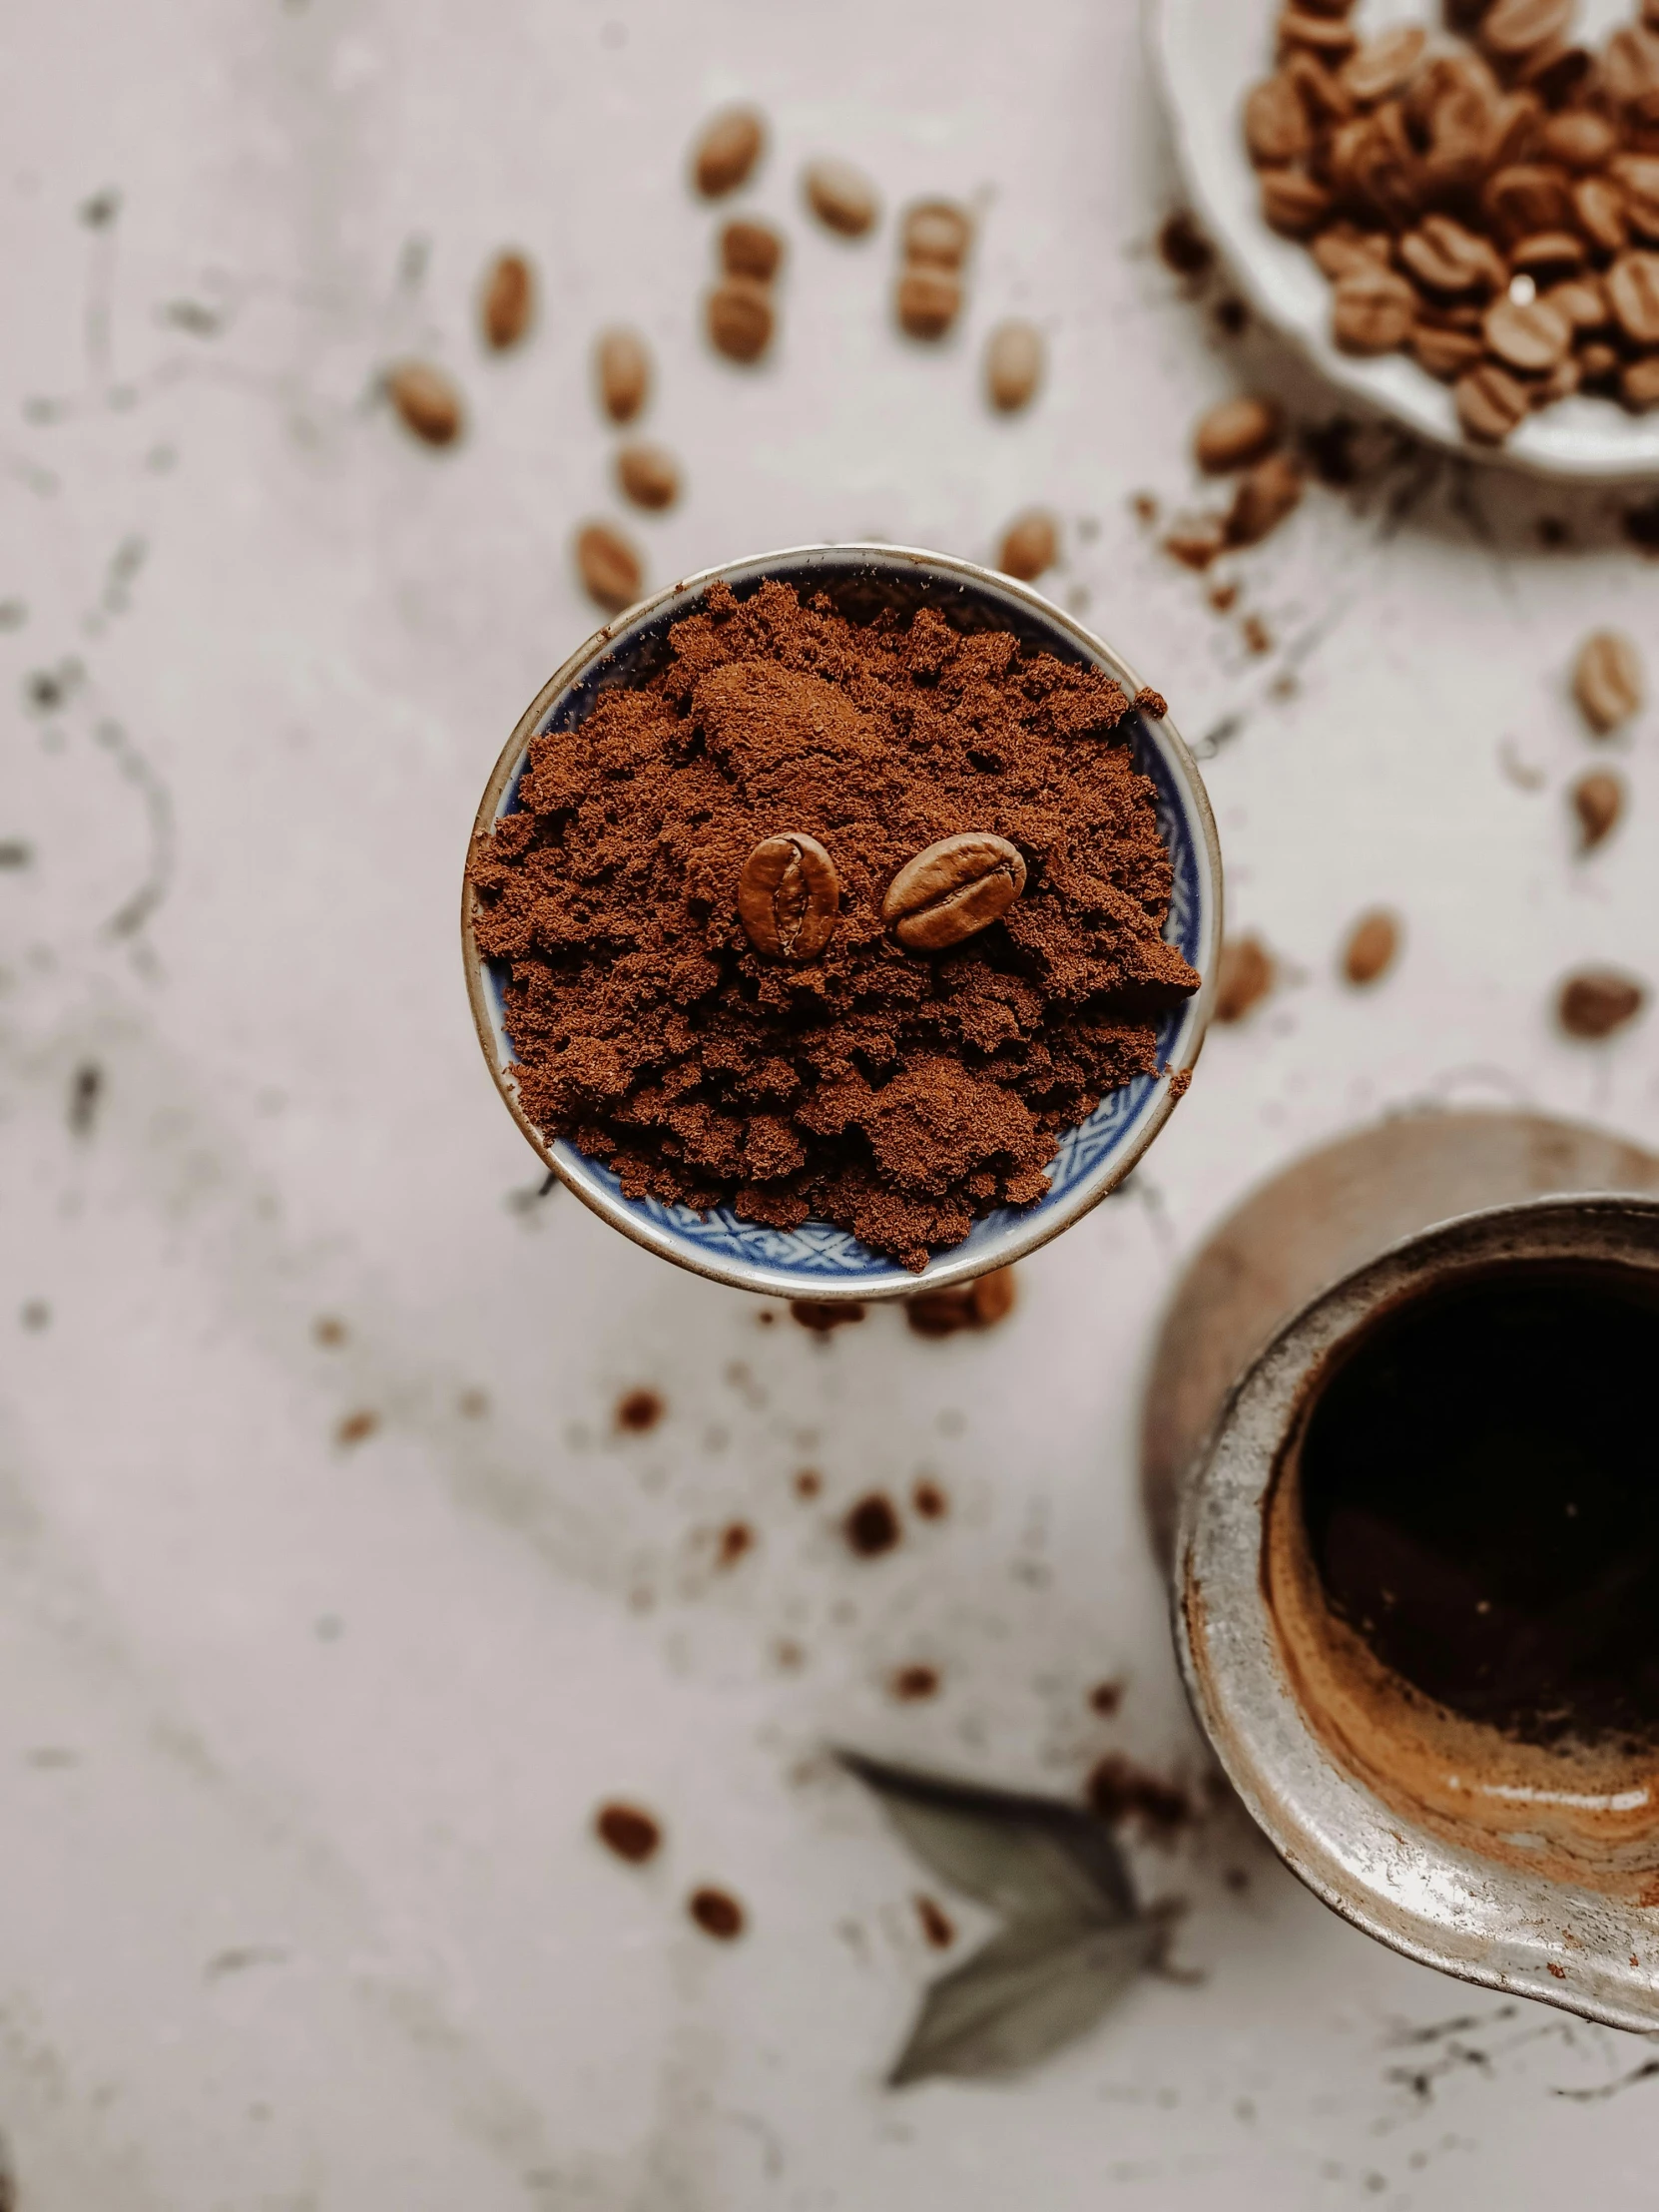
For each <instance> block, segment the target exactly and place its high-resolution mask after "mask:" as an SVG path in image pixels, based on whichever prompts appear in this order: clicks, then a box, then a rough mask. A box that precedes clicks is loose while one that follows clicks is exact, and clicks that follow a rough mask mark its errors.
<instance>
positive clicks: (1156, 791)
mask: <svg viewBox="0 0 1659 2212" xmlns="http://www.w3.org/2000/svg"><path fill="white" fill-rule="evenodd" d="M1220 926H1221V862H1220V854H1219V851H1218V848H1217V843H1216V834H1215V828H1214V824H1213V821H1212V819H1211V815H1210V809H1209V804H1208V801H1207V800H1206V797H1205V794H1204V789H1203V785H1202V783H1201V782H1200V779H1199V776H1198V772H1197V770H1196V768H1195V767H1194V765H1193V762H1192V758H1191V756H1190V754H1189V753H1188V751H1187V749H1186V747H1185V745H1183V743H1182V741H1181V739H1180V737H1179V735H1178V734H1177V732H1176V729H1175V726H1174V723H1173V720H1172V719H1171V717H1170V713H1169V709H1168V705H1167V703H1166V701H1165V700H1164V699H1163V698H1162V697H1161V695H1160V694H1159V693H1157V692H1156V691H1154V690H1152V689H1151V688H1150V687H1148V686H1146V685H1144V684H1142V683H1141V681H1140V680H1139V678H1138V677H1137V676H1135V675H1134V674H1133V673H1132V671H1131V670H1130V669H1129V668H1128V666H1127V665H1126V664H1125V663H1124V662H1123V661H1122V660H1120V659H1119V657H1118V656H1117V655H1116V653H1115V652H1113V650H1112V649H1111V648H1110V647H1108V646H1106V645H1104V644H1103V643H1102V642H1101V641H1100V640H1098V639H1096V638H1094V637H1092V636H1091V635H1090V634H1089V633H1088V632H1087V631H1085V630H1083V629H1082V628H1081V627H1080V626H1079V625H1078V624H1076V623H1075V622H1074V621H1072V619H1071V618H1070V617H1069V616H1067V615H1066V614H1064V613H1062V612H1061V610H1060V609H1058V608H1056V607H1054V606H1052V605H1051V604H1050V603H1049V602H1048V601H1047V600H1045V599H1043V598H1041V597H1040V596H1039V595H1038V594H1037V593H1036V592H1035V591H1033V590H1032V589H1031V588H1030V587H1029V586H1027V585H1025V584H1022V583H1020V582H1018V581H1016V580H1015V579H1013V578H1011V577H1008V576H1004V575H998V574H996V573H994V572H993V571H991V570H988V569H983V568H979V567H976V566H975V565H974V564H973V563H971V562H967V561H959V560H954V559H951V558H949V557H948V556H945V555H941V554H932V553H921V552H912V551H909V550H907V549H904V548H900V547H892V546H868V545H865V546H814V547H808V548H805V549H801V550H796V551H792V552H784V553H776V554H769V555H766V556H763V557H761V558H759V559H756V560H750V561H740V562H735V563H731V564H728V565H727V566H725V567H723V568H719V569H713V570H710V571H708V572H707V573H706V574H704V575H701V576H695V577H692V578H689V579H688V580H686V581H684V582H681V583H678V584H675V585H673V586H671V587H670V588H669V589H668V590H666V591H663V592H660V593H658V594H657V595H656V596H655V597H654V598H652V599H648V600H646V601H643V602H642V603H641V604H640V605H639V606H637V607H634V608H632V609H630V610H629V611H628V612H626V613H624V614H622V615H620V616H618V617H617V619H616V620H615V621H613V622H612V623H610V624H608V625H607V627H606V628H605V629H603V630H601V631H599V632H598V634H597V635H596V636H595V637H593V638H591V639H589V641H588V642H587V644H585V645H584V646H583V647H582V648H581V649H580V650H579V651H578V652H577V653H575V654H574V655H572V657H571V659H570V660H569V661H567V662H566V663H565V665H564V667H563V668H561V669H560V670H559V671H558V672H557V674H556V675H555V676H554V677H553V678H552V679H551V681H550V682H549V683H548V684H547V685H546V686H545V687H544V689H543V690H542V692H541V694H540V695H539V697H538V698H537V699H536V700H535V701H534V702H533V703H532V705H531V706H530V708H529V709H528V711H527V712H526V714H525V715H524V717H523V718H522V720H521V721H520V723H519V726H518V728H517V729H516V730H515V731H514V733H513V735H512V737H511V738H510V739H509V740H508V743H507V746H506V748H505V750H504V751H503V753H502V755H501V757H500V759H499V761H498V762H497V764H496V767H495V770H494V773H493V774H492V776H491V778H490V780H489V783H488V785H487V786H486V789H485V792H484V797H483V800H482V803H481V805H480V807H479V810H478V815H477V819H476V821H475V823H474V827H473V835H472V841H471V846H470V850H469V855H468V861H467V868H466V882H465V889H464V894H463V911H462V936H463V945H464V951H465V958H466V972H467V983H468V989H469V992H470V995H471V1001H472V1010H473V1017H474V1020H475V1022H476V1025H477V1029H478V1036H479V1041H480V1043H481V1044H482V1046H483V1049H484V1055H485V1059H486V1061H487V1062H488V1065H489V1068H490V1071H491V1074H492V1075H493V1076H494V1078H495V1081H496V1084H497V1086H498V1088H499V1090H500V1092H501V1095H502V1097H503V1099H504V1100H505V1102H506V1104H507V1106H508V1107H509V1109H510V1111H511V1112H512V1114H513V1117H514V1119H515V1120H516V1121H517V1123H518V1125H519V1127H520V1129H521V1130H522V1131H523V1133H524V1135H525V1137H526V1138H527V1139H528V1140H529V1142H530V1143H531V1144H532V1145H533V1146H534V1147H535V1149H536V1151H537V1152H538V1154H539V1155H540V1156H541V1158H542V1160H543V1161H544V1162H545V1164H546V1165H547V1167H548V1168H549V1169H550V1170H551V1171H552V1172H553V1173H554V1174H556V1175H558V1176H559V1177H560V1178H561V1179H562V1180H563V1181H564V1182H565V1183H567V1184H568V1185H569V1186H570V1187H571V1188H572V1189H573V1190H574V1191H575V1192H576V1193H577V1195H578V1196H579V1197H581V1198H582V1199H583V1200H584V1201H585V1202H586V1203H587V1204H588V1205H589V1206H591V1207H592V1208H593V1209H594V1210H595V1211H596V1212H598V1213H599V1214H601V1215H602V1216H603V1217H604V1218H605V1219H606V1220H607V1221H609V1222H611V1223H612V1225H613V1226H614V1227H616V1228H618V1229H620V1230H622V1231H623V1232H624V1233H625V1234H626V1235H628V1236H630V1237H632V1238H634V1239H635V1241H636V1242H638V1243H640V1244H643V1245H645V1246H647V1247H648V1248H649V1249H651V1250H652V1251H654V1252H656V1253H658V1254H660V1255H661V1256H663V1257H664V1258H667V1259H671V1260H674V1261H677V1262H678V1263H679V1264H681V1265H682V1266H685V1267H688V1268H691V1269H693V1270H695V1271H696V1272H697V1273H699V1274H702V1275H706V1276H711V1277H714V1278H715V1279H717V1280H719V1281H722V1282H726V1283H731V1284H735V1285H738V1286H739V1287H741V1288H744V1289H749V1290H755V1291H762V1292H767V1293H770V1294H771V1295H774V1296H781V1297H790V1298H808V1299H813V1300H816V1301H827V1300H828V1301H833V1300H837V1299H844V1300H851V1299H870V1298H897V1297H903V1296H906V1295H908V1294H909V1293H911V1292H913V1291H915V1290H916V1289H918V1288H928V1289H933V1288H947V1287H949V1286H950V1285H952V1284H962V1283H966V1282H968V1281H970V1280H972V1279H973V1278H974V1277H976V1276H979V1275H982V1274H985V1273H987V1272H989V1271H991V1270H993V1269H996V1268H1001V1267H1005V1266H1006V1265H1008V1263H1009V1262H1010V1261H1012V1260H1015V1259H1017V1258H1018V1257H1020V1255H1021V1254H1023V1253H1026V1252H1029V1251H1032V1250H1033V1249H1034V1248H1035V1247H1036V1246H1038V1245H1040V1244H1043V1243H1045V1242H1047V1240H1048V1239H1049V1238H1051V1237H1053V1236H1055V1235H1057V1234H1058V1233H1059V1232H1060V1231H1061V1230H1062V1229H1065V1228H1067V1227H1068V1226H1069V1225H1070V1224H1071V1223H1072V1222H1074V1221H1076V1220H1078V1219H1079V1218H1080V1217H1081V1216H1082V1215H1083V1214H1084V1213H1086V1212H1087V1211H1088V1209H1089V1208H1090V1207H1091V1206H1093V1205H1095V1204H1096V1203H1097V1202H1098V1201H1099V1200H1100V1199H1102V1198H1104V1197H1105V1196H1106V1195H1107V1194H1108V1193H1109V1192H1110V1191H1111V1190H1113V1189H1114V1188H1116V1186H1117V1185H1118V1184H1120V1183H1121V1182H1122V1181H1123V1179H1124V1177H1125V1176H1126V1175H1127V1174H1128V1173H1129V1171H1130V1169H1131V1168H1132V1167H1133V1166H1134V1164H1135V1162H1136V1161H1137V1160H1139V1159H1140V1158H1141V1157H1142V1155H1143V1154H1144V1153H1145V1151H1146V1148H1147V1146H1148V1145H1149V1144H1150V1143H1151V1142H1152V1140H1153V1138H1154V1137H1155V1136H1156V1135H1157V1133H1158V1131H1159V1129H1161V1128H1162V1126H1163V1124H1164V1122H1165V1121H1166V1120H1167V1118H1168V1116H1169V1114H1170V1113H1171V1111H1172V1110H1173V1108H1174V1106H1175V1104H1176V1103H1177V1101H1178V1100H1179V1098H1180V1097H1181V1096H1182V1094H1183V1093H1184V1091H1185V1090H1186V1087H1187V1084H1188V1081H1189V1079H1190V1077H1191V1073H1192V1069H1193V1065H1194V1063H1195V1062H1196V1060H1197V1058H1198V1052H1199V1047H1200V1044H1201V1043H1202V1040H1203V1035H1204V1029H1205V1025H1206V1023H1207V1021H1208V1018H1209V1010H1210V1001H1211V997H1212V994H1213V981H1212V978H1213V973H1214V968H1215V962H1216V950H1217V945H1218V942H1219V935H1220Z"/></svg>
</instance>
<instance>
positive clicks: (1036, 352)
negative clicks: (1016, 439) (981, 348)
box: [985, 321, 1043, 414]
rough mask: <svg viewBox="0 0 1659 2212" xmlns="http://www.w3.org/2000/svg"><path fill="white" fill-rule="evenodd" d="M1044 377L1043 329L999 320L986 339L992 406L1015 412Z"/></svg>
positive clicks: (1006, 412) (988, 382)
mask: <svg viewBox="0 0 1659 2212" xmlns="http://www.w3.org/2000/svg"><path fill="white" fill-rule="evenodd" d="M1042 377H1043V341H1042V333H1041V331H1040V330H1038V329H1037V327H1036V326H1035V324H1034V323H1030V322H1017V321H1016V322H999V323H998V324H997V326H996V328H995V329H994V330H993V331H992V332H991V334H990V337H989V338H988V339H987V340H986V343H985V389H986V391H987V393H988V394H989V396H990V402H991V405H992V406H993V407H995V408H996V409H997V411H998V412H999V413H1001V414H1013V413H1014V412H1015V411H1016V410H1017V409H1018V408H1020V407H1023V406H1026V405H1028V404H1029V402H1030V400H1031V399H1032V397H1033V395H1034V394H1035V392H1036V389H1037V386H1038V385H1039V384H1040V383H1041V382H1042Z"/></svg>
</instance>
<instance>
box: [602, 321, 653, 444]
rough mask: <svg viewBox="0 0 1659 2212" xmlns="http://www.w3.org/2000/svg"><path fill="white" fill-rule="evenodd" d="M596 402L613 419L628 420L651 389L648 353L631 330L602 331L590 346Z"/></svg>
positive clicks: (644, 400)
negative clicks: (595, 385) (592, 347)
mask: <svg viewBox="0 0 1659 2212" xmlns="http://www.w3.org/2000/svg"><path fill="white" fill-rule="evenodd" d="M594 369H595V374H596V378H597V381H598V385H599V402H600V405H601V406H602V407H603V408H604V410H605V412H606V413H607V414H608V415H609V416H610V418H611V420H612V421H613V422H632V421H633V419H634V417H635V415H637V414H638V413H639V411H640V409H641V408H642V407H643V406H644V405H645V402H646V399H647V397H648V395H649V393H650V390H651V355H650V353H649V352H648V351H647V350H646V343H645V340H644V338H642V337H641V336H640V335H639V334H638V332H637V331H634V330H621V329H618V330H602V331H601V332H600V333H599V340H598V343H597V344H596V345H595V347H594Z"/></svg>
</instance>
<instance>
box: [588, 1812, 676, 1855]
mask: <svg viewBox="0 0 1659 2212" xmlns="http://www.w3.org/2000/svg"><path fill="white" fill-rule="evenodd" d="M593 1827H594V1834H595V1835H596V1836H597V1837H598V1838H599V1841H600V1842H601V1843H602V1844H605V1845H607V1846H608V1847H609V1848H610V1849H611V1850H612V1851H614V1852H615V1853H616V1855H617V1857H618V1858H619V1859H626V1860H627V1861H628V1862H629V1864H630V1865H631V1866H635V1867H638V1866H643V1864H644V1863H645V1861H646V1860H647V1859H650V1858H653V1857H654V1856H655V1855H656V1853H657V1850H658V1848H659V1847H660V1845H661V1844H662V1840H663V1831H662V1828H661V1826H660V1825H659V1824H658V1823H657V1822H656V1821H654V1820H653V1819H652V1818H651V1815H650V1814H649V1813H642V1812H641V1811H640V1809H639V1807H638V1806H637V1805H602V1806H601V1807H600V1808H599V1811H598V1812H597V1813H596V1814H595V1815H594V1817H593Z"/></svg>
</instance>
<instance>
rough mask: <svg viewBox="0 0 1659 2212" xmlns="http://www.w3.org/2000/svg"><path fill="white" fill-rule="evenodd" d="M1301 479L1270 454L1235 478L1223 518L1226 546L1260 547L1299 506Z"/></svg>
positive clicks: (1284, 459) (1289, 463) (1291, 465)
mask: <svg viewBox="0 0 1659 2212" xmlns="http://www.w3.org/2000/svg"><path fill="white" fill-rule="evenodd" d="M1303 488H1304V478H1303V474H1302V470H1301V468H1300V467H1299V466H1298V465H1297V463H1296V462H1295V461H1294V460H1292V459H1291V458H1290V456H1289V455H1288V454H1284V453H1270V454H1269V455H1268V457H1267V459H1266V460H1263V461H1258V462H1257V463H1256V465H1255V467H1254V468H1251V469H1247V470H1246V472H1245V474H1244V475H1243V476H1241V477H1240V479H1239V488H1238V490H1237V491H1236V492H1235V493H1234V495H1233V504H1232V507H1231V508H1230V509H1229V511H1228V516H1227V542H1228V544H1229V545H1260V543H1261V542H1262V540H1263V539H1264V538H1265V537H1267V536H1268V535H1269V534H1270V533H1271V532H1272V531H1274V530H1277V529H1278V527H1279V525H1280V524H1281V523H1282V522H1283V521H1284V520H1285V518H1286V516H1287V515H1289V514H1291V513H1293V512H1294V511H1295V509H1296V508H1297V506H1298V505H1299V504H1300V503H1301V500H1302V493H1303Z"/></svg>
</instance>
